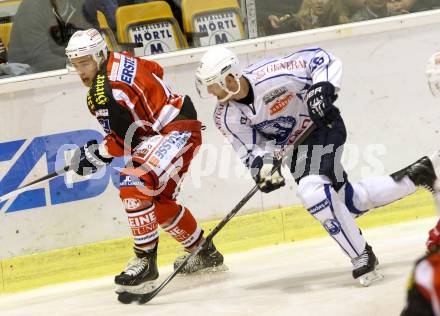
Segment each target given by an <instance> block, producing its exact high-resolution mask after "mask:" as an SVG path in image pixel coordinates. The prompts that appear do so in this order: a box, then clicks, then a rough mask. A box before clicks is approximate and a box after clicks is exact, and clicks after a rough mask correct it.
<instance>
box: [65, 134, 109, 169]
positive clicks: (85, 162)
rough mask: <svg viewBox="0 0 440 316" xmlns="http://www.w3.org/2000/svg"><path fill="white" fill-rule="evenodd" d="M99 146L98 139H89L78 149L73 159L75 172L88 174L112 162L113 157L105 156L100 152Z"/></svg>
mask: <svg viewBox="0 0 440 316" xmlns="http://www.w3.org/2000/svg"><path fill="white" fill-rule="evenodd" d="M98 146H99V145H98V142H97V141H96V140H89V141H88V142H87V143H86V144H85V145H84V146H82V147H81V148H80V149H79V150H77V151H76V153H75V155H74V156H73V159H72V163H73V166H72V169H73V171H74V172H75V173H77V174H79V175H80V176H87V175H90V174H92V173H95V172H96V171H98V169H100V168H102V167H104V166H106V165H107V164H109V163H111V162H112V160H113V157H110V158H105V157H102V156H101V155H100V154H99V150H98Z"/></svg>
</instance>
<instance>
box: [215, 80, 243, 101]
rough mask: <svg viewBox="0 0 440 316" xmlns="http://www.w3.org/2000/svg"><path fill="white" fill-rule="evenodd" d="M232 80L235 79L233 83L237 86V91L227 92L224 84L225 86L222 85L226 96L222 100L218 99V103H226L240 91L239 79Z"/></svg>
mask: <svg viewBox="0 0 440 316" xmlns="http://www.w3.org/2000/svg"><path fill="white" fill-rule="evenodd" d="M234 79H235V82H236V83H237V85H238V87H237V91H235V92H234V91H231V90H229V89H228V87H227V86H226V83H225V84H222V86H223V90H224V91H226V92H227V93H228V94H227V95H226V96H225V97H224V98H222V99H218V100H219V102H226V101H228V100H230V99H231V97H233V96H234V95H236V94H237V93H239V92H240V89H241V84H240V79H237V78H235V77H234Z"/></svg>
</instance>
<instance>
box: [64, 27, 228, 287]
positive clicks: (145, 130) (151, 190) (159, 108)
mask: <svg viewBox="0 0 440 316" xmlns="http://www.w3.org/2000/svg"><path fill="white" fill-rule="evenodd" d="M66 54H67V56H68V58H69V60H70V63H71V64H72V66H73V67H74V68H75V70H76V71H77V73H78V75H79V77H80V78H81V80H82V82H83V84H84V85H85V86H87V87H88V88H89V91H88V95H87V106H88V108H89V111H90V113H91V114H92V115H93V116H95V117H96V118H97V120H98V121H99V123H100V124H101V125H102V127H103V129H104V131H105V133H106V136H105V138H104V141H103V142H102V143H101V144H98V143H97V141H96V140H95V141H89V142H88V143H87V144H85V145H84V146H83V147H82V148H81V150H80V151H78V153H79V154H77V155H76V159H74V161H76V162H77V163H78V165H77V168H76V170H75V172H76V173H78V174H79V175H88V174H91V173H94V172H96V171H97V170H98V169H100V168H101V167H104V166H106V165H107V164H109V163H110V162H111V161H112V159H113V157H120V156H128V157H130V159H129V160H128V162H127V163H126V167H125V168H124V169H122V171H121V173H120V176H121V181H120V188H119V190H120V198H121V200H122V202H123V204H124V206H125V211H126V213H127V216H128V222H129V224H130V227H131V231H132V235H133V238H134V252H135V255H136V256H135V258H133V259H132V260H131V261H130V262H129V263H128V265H127V267H126V268H125V270H124V271H122V272H121V274H119V275H117V276H116V277H115V283H116V284H117V285H118V289H117V292H119V293H122V292H124V291H127V292H137V293H139V291H141V290H142V289H145V288H147V289H148V287H150V286H151V281H154V280H155V279H157V278H158V269H157V264H156V261H157V248H158V241H159V233H158V226H160V227H161V228H162V229H163V230H165V231H166V232H168V233H169V234H171V236H172V237H174V238H175V239H176V240H177V241H178V242H179V243H180V244H181V245H182V246H183V247H184V248H185V249H186V250H187V251H188V252H190V251H191V250H193V249H195V248H196V246H197V245H198V244H199V243H200V242H201V241H202V240H203V230H202V229H201V227H200V226H199V224H198V223H197V221H196V220H195V218H194V217H193V215H192V214H191V212H190V210H189V209H188V208H186V207H184V206H182V205H179V204H177V203H176V196H177V194H178V191H179V184H180V180H181V179H182V176H183V175H184V174H185V173H186V172H187V171H188V168H189V165H190V162H191V160H192V158H193V156H194V155H195V154H196V152H197V149H198V147H199V146H200V145H201V142H202V139H201V122H200V121H198V120H197V113H196V110H195V108H194V105H193V103H192V102H191V99H190V98H189V97H188V96H183V95H178V94H174V93H172V92H171V91H170V89H169V88H168V87H167V85H166V84H165V83H164V81H163V69H162V68H161V66H160V65H159V64H157V63H156V62H154V61H151V60H144V59H140V58H136V57H133V56H131V55H130V54H128V53H116V52H109V51H108V50H107V46H106V43H105V41H104V39H103V37H102V36H101V34H100V33H99V32H98V31H97V30H95V29H89V30H86V31H78V32H76V33H75V34H74V35H73V36H72V37H71V39H70V41H69V43H68V45H67V48H66ZM178 259H179V258H178ZM179 260H181V259H179ZM222 263H223V256H222V255H221V254H220V253H219V252H218V251H217V250H216V248H215V246H214V244H213V243H210V244H209V245H208V246H207V247H205V248H204V250H202V251H201V252H200V253H199V254H198V255H197V256H195V257H194V258H192V260H190V261H189V262H188V263H187V265H186V266H185V268H184V269H183V273H192V272H195V271H199V270H201V269H205V268H212V267H215V266H219V265H221V264H222Z"/></svg>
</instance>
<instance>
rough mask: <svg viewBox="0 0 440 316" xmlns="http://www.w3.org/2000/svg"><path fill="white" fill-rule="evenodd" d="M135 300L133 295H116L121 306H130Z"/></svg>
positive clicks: (126, 293) (125, 293)
mask: <svg viewBox="0 0 440 316" xmlns="http://www.w3.org/2000/svg"><path fill="white" fill-rule="evenodd" d="M134 299H135V295H133V294H132V293H128V292H122V293H120V294H119V295H118V301H119V302H121V303H122V304H130V303H132V302H133V300H134Z"/></svg>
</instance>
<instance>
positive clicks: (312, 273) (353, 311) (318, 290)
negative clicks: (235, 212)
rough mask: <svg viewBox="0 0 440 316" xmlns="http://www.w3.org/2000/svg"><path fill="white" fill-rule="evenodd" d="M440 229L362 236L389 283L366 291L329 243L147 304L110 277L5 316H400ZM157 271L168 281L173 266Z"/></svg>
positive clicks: (28, 298)
mask: <svg viewBox="0 0 440 316" xmlns="http://www.w3.org/2000/svg"><path fill="white" fill-rule="evenodd" d="M435 222H436V219H435V218H428V219H422V220H417V221H413V222H407V223H403V224H398V225H392V226H386V227H382V228H375V229H369V230H364V231H363V234H364V236H365V237H366V239H367V241H368V242H369V244H370V245H372V246H373V249H374V251H375V253H376V255H377V256H378V258H379V261H380V270H381V272H382V273H383V274H384V276H385V278H384V279H383V280H381V281H379V282H377V283H375V284H373V285H371V286H370V287H368V288H364V287H361V286H360V285H358V284H357V283H356V282H355V281H354V280H353V279H352V277H351V264H350V262H349V260H348V258H346V257H345V255H343V253H342V251H341V250H340V249H339V247H338V246H337V245H336V243H335V242H334V241H333V240H332V239H331V238H330V237H326V238H320V239H313V240H307V241H301V242H294V243H289V244H282V245H278V246H273V247H269V248H260V249H256V250H252V251H248V252H245V253H240V254H232V255H226V258H225V259H226V264H227V266H228V267H229V270H228V271H226V272H218V273H215V274H205V275H197V276H191V277H188V276H179V277H176V278H175V279H174V280H172V281H171V283H170V284H169V285H168V286H167V287H166V288H165V289H164V290H163V291H162V292H161V293H159V295H158V296H157V297H156V298H154V299H153V300H152V301H151V302H150V303H148V304H146V305H137V304H132V305H123V304H121V303H119V302H118V301H117V300H116V295H115V294H114V292H113V289H114V286H113V281H112V278H111V277H107V278H103V279H97V280H93V281H82V282H74V283H68V284H63V285H58V286H52V287H47V288H43V289H39V290H34V291H29V292H23V293H19V294H13V295H5V296H0V315H2V316H12V315H20V316H22V315H23V316H28V315H33V316H34V315H44V316H47V315H57V316H58V315H63V316H64V315H82V316H89V315H92V316H98V315H106V316H111V315H129V316H134V315H148V316H153V315H167V316H169V315H194V316H196V315H197V316H198V315H259V316H260V315H270V316H275V315H298V316H306V315H326V316H331V315H337V316H344V315H346V316H360V315H377V316H379V315H380V316H384V315H386V316H388V315H399V313H400V311H401V310H402V307H403V305H404V301H405V295H406V293H405V284H406V282H407V280H408V276H409V274H410V271H411V269H412V265H413V262H414V261H415V260H416V259H417V258H418V257H420V256H421V255H423V252H424V249H425V248H424V247H425V246H424V242H425V239H426V237H427V232H428V230H429V229H430V228H431V227H432V226H433V225H434V224H435ZM160 272H161V279H163V278H165V277H166V276H167V275H168V274H169V273H170V272H171V267H162V268H161V269H160Z"/></svg>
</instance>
